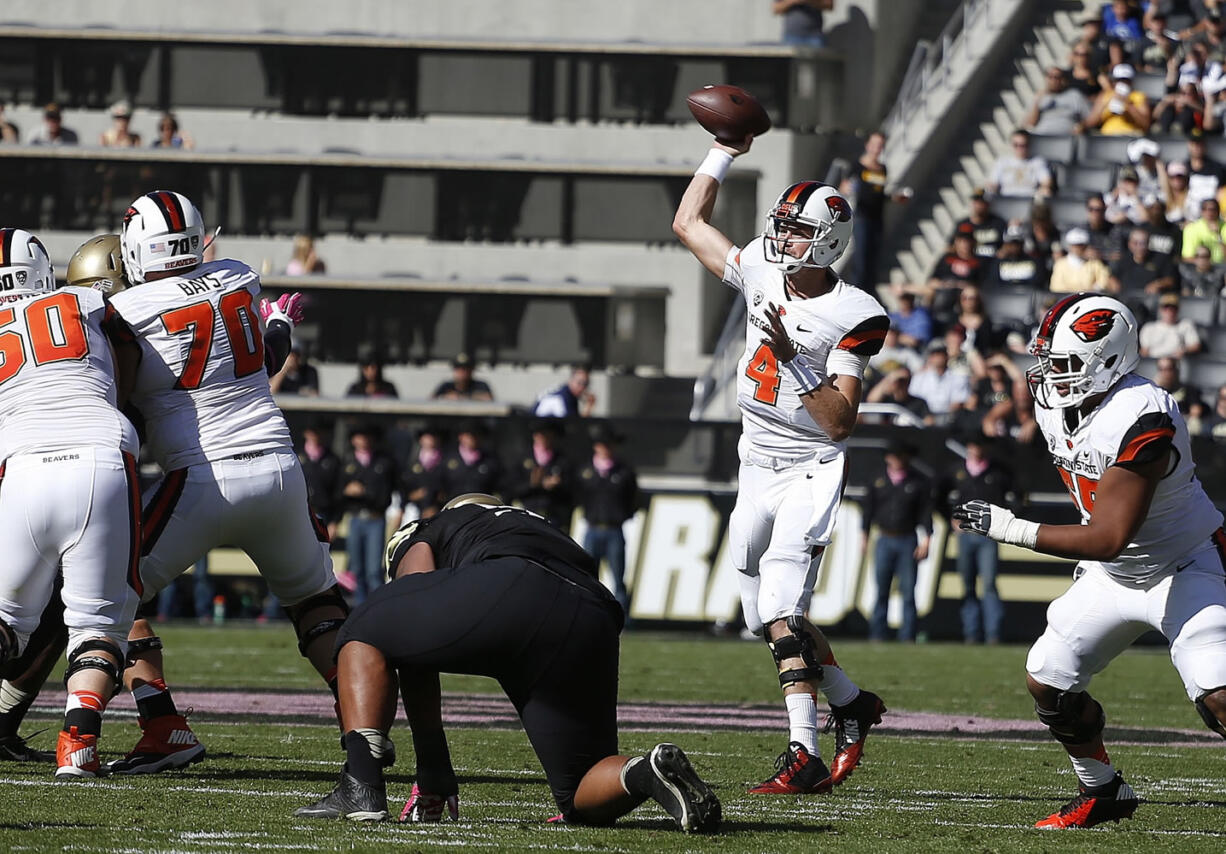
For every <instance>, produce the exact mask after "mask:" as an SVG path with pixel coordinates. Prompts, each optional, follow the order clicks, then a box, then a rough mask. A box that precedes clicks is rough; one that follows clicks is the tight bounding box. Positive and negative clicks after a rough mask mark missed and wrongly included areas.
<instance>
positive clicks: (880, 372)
mask: <svg viewBox="0 0 1226 854" xmlns="http://www.w3.org/2000/svg"><path fill="white" fill-rule="evenodd" d="M911 300H912V302H914V300H915V297H914V296H912V297H911ZM922 367H924V357H923V356H921V355H920V354H919V351H918V350H916V348H915V347H910V346H907V345H906V344H903V343H902V340H901V338H900V336H899V333H898V328H897V327H895V326H893V325H892V324H891V326H890V328H889V329H887V330H886V333H885V341H883V342H882V344H881V349H880V350H878V351H877V353H876V354H874V355H872V356H869V358H868V375H869V377H870V378H871V381H872V382H873V383H876V382H877V380H879V379H881V378H882V377H884V376H885V375H886V374H888V373H890V372H891V371H896V370H898V369H899V368H906V369H907V370H908V372H910V373H914V372H915V371H918V370H919V369H920V368H922ZM908 379H909V378H908Z"/></svg>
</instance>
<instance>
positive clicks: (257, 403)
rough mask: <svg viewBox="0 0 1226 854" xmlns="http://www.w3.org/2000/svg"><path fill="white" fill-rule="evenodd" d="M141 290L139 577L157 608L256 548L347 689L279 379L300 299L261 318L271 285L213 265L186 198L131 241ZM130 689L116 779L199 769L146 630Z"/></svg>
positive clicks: (130, 258) (157, 208)
mask: <svg viewBox="0 0 1226 854" xmlns="http://www.w3.org/2000/svg"><path fill="white" fill-rule="evenodd" d="M120 242H121V244H122V250H123V264H124V271H125V273H126V275H127V278H128V281H129V283H130V285H131V287H129V288H128V289H127V290H125V291H123V292H122V293H120V294H117V295H116V296H115V297H114V298H113V299H112V301H111V304H112V305H113V306H114V307H115V310H116V311H117V312H118V313H119V315H120V316H121V317H122V318H123V319H124V321H126V322H127V324H128V325H129V326H130V327H131V329H132V331H133V332H134V334H135V337H136V340H135V343H134V344H133V346H134V347H139V356H140V367H139V369H138V371H137V374H136V380H135V387H134V389H133V393H132V405H133V407H134V408H135V409H136V410H137V411H138V412H139V414H140V416H141V418H142V419H143V421H144V426H145V433H146V443H147V445H148V447H149V449H150V451H151V452H152V455H153V458H154V459H155V460H156V461H157V462H158V464H159V465H160V466H161V467H162V470H163V471H164V472H165V474H164V476H163V477H162V479H161V480H160V481H159V482H158V483H157V484H156V485H155V486H154V487H153V488H151V489H150V490H149V493H148V495H147V496H146V497H145V501H144V514H143V515H144V518H143V525H144V539H143V544H142V547H141V561H140V578H141V582H142V584H143V586H144V592H143V601H144V602H146V603H148V602H151V601H152V600H153V598H154V597H155V596H156V595H157V593H158V592H159V591H160V590H162V589H163V588H164V587H165V586H166V585H167V584H169V583H170V582H172V581H173V580H174V579H175V578H176V577H177V576H178V575H180V574H181V573H183V572H184V571H185V570H186V568H187V567H189V566H191V565H192V564H193V563H195V562H196V560H197V559H199V558H200V557H202V556H203V555H205V554H207V553H208V551H209V550H210V549H212V548H216V547H218V546H221V545H228V546H235V547H237V548H240V549H242V550H243V551H245V552H246V553H247V554H248V555H249V556H250V557H251V559H252V560H253V561H254V562H255V564H256V566H257V567H258V569H259V571H260V574H261V575H263V576H264V579H265V580H266V581H267V582H268V587H269V590H271V591H272V593H273V594H274V595H275V596H277V598H278V599H280V600H281V602H283V603H285V609H286V611H287V613H288V614H289V617H290V619H291V620H292V621H293V624H294V629H295V630H296V631H297V633H298V639H299V650H300V651H301V653H302V654H303V655H304V656H306V657H307V658H308V659H309V660H310V662H311V664H312V665H313V666H314V667H315V669H316V670H317V671H319V673H320V675H322V676H323V677H324V679H325V681H327V682H328V684H329V687H331V688H332V690H333V693H335V683H336V677H335V665H334V663H333V660H332V647H333V643H334V641H335V637H336V631H337V629H338V628H340V625H341V623H342V622H343V621H344V619H345V617H346V616H347V615H348V612H349V611H348V606H347V605H346V604H345V600H344V599H343V598H342V597H341V594H340V590H339V588H338V587H337V584H336V577H335V576H334V575H333V572H332V560H331V557H330V556H329V553H328V536H327V532H326V530H325V529H324V528H323V526H322V525H320V524H319V522H318V521H317V520H316V519H315V517H314V515H313V514H312V513H311V511H310V508H309V507H308V506H307V493H306V481H305V479H304V477H303V474H302V469H301V468H300V467H299V464H298V458H297V456H296V455H295V454H294V451H293V447H292V444H291V439H290V432H289V427H288V426H287V425H286V423H285V418H284V416H283V415H282V414H281V411H280V410H279V409H278V408H277V405H276V403H275V402H274V401H273V398H272V393H271V392H270V391H269V388H268V376H269V374H271V373H275V372H276V371H277V370H279V369H280V367H281V365H282V363H284V361H285V356H286V355H287V354H288V352H289V347H290V331H291V330H292V328H293V326H294V325H295V324H296V323H297V322H298V321H299V320H301V316H302V310H301V307H300V305H299V300H300V297H299V295H297V294H295V295H293V296H292V297H291V296H289V295H287V296H284V297H282V298H281V300H279V301H278V303H277V304H276V305H273V304H270V303H268V302H267V301H266V300H265V301H264V302H262V303H261V304H260V306H259V308H257V305H256V297H257V296H258V295H259V292H260V280H259V276H257V275H256V273H255V272H254V271H253V270H252V269H251V268H250V267H248V266H247V265H245V264H243V263H241V262H239V261H234V260H220V261H212V262H208V263H202V260H201V259H202V254H203V251H204V248H205V240H204V226H203V223H202V222H201V218H200V213H199V211H197V210H196V208H195V206H194V205H192V203H191V202H190V201H189V200H188V199H187V198H186V197H184V196H182V195H180V194H178V193H173V192H168V191H165V190H160V191H155V192H152V193H148V194H147V195H144V196H141V197H140V198H139V199H137V200H136V201H134V202H133V203H132V205H131V207H129V208H128V210H127V213H126V214H125V215H124V224H123V230H122V232H121V234H120ZM129 647H130V648H129V662H128V670H127V673H126V674H125V679H124V681H125V684H126V685H127V687H128V688H129V689H130V690H131V691H132V694H133V697H134V698H135V700H136V704H137V711H138V714H139V720H140V724H141V729H142V731H143V735H142V737H141V739H140V741H139V742H138V744H137V745H136V747H135V748H134V749H133V750H132V752H130V753H129V754H128V755H127V756H126V757H124V758H123V759H119V760H116V761H115V762H112V763H111V764H110V766H109V768H110V770H111V771H112V772H113V773H120V774H147V773H154V772H157V771H161V770H163V769H166V768H173V767H180V766H182V765H186V764H187V763H189V762H195V761H199V759H200V758H202V756H203V755H204V746H203V745H202V744H200V743H199V741H198V740H197V739H196V736H195V735H194V733H192V731H191V728H190V727H189V726H188V725H187V722H186V720H185V719H184V717H183V715H181V714H180V713H179V712H178V709H177V708H176V707H175V705H174V701H173V699H172V698H171V694H170V690H169V689H168V688H167V687H166V682H165V679H164V677H163V671H162V654H161V647H162V644H161V641H160V640H159V639H158V637H157V636H156V635H155V634H154V632H153V629H152V628H151V627H150V625H149V623H148V621H147V620H143V619H138V620H137V621H136V624H135V625H134V626H133V628H132V635H131V637H130V644H129Z"/></svg>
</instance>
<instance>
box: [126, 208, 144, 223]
mask: <svg viewBox="0 0 1226 854" xmlns="http://www.w3.org/2000/svg"><path fill="white" fill-rule="evenodd" d="M137 216H140V211H138V210H137V209H136V208H134V207H131V206H129V207H128V209H127V210H126V211H124V213H123V224H124V225H127V224H128V223H130V222H131V221H132V218H133V217H137Z"/></svg>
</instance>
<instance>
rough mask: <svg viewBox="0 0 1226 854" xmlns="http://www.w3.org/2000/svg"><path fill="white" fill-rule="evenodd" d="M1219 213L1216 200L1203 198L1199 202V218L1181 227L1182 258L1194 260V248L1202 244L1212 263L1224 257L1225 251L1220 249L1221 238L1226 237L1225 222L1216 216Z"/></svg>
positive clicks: (1220, 260)
mask: <svg viewBox="0 0 1226 854" xmlns="http://www.w3.org/2000/svg"><path fill="white" fill-rule="evenodd" d="M1220 213H1221V209H1220V208H1219V207H1218V203H1217V201H1216V200H1214V199H1205V201H1203V202H1201V206H1200V219H1198V220H1195V221H1193V222H1190V223H1188V224H1187V225H1185V226H1184V228H1183V251H1182V252H1181V253H1180V254H1181V255H1182V256H1183V257H1184V260H1187V261H1191V260H1194V259H1195V258H1196V250H1197V249H1199V248H1200V247H1202V246H1207V247H1208V248H1209V255H1210V257H1212V258H1213V263H1214V264H1221V263H1222V259H1223V258H1226V253H1224V252H1223V251H1222V240H1223V238H1226V223H1223V222H1222V221H1221V220H1220V219H1219V218H1218V217H1219V215H1220Z"/></svg>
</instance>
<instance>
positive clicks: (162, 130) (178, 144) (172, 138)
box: [153, 113, 196, 151]
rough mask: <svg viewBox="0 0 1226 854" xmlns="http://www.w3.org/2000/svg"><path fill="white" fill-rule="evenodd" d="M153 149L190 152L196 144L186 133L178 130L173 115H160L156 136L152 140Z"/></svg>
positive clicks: (176, 120)
mask: <svg viewBox="0 0 1226 854" xmlns="http://www.w3.org/2000/svg"><path fill="white" fill-rule="evenodd" d="M153 147H154V148H181V149H183V150H184V151H191V150H192V149H193V148H195V147H196V143H195V141H194V140H193V139H192V138H191V136H190V135H189V134H188V133H187V132H186V131H181V130H179V120H178V119H176V118H175V114H174V113H162V115H161V117H160V118H159V119H158V135H157V136H155V137H154V138H153Z"/></svg>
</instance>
